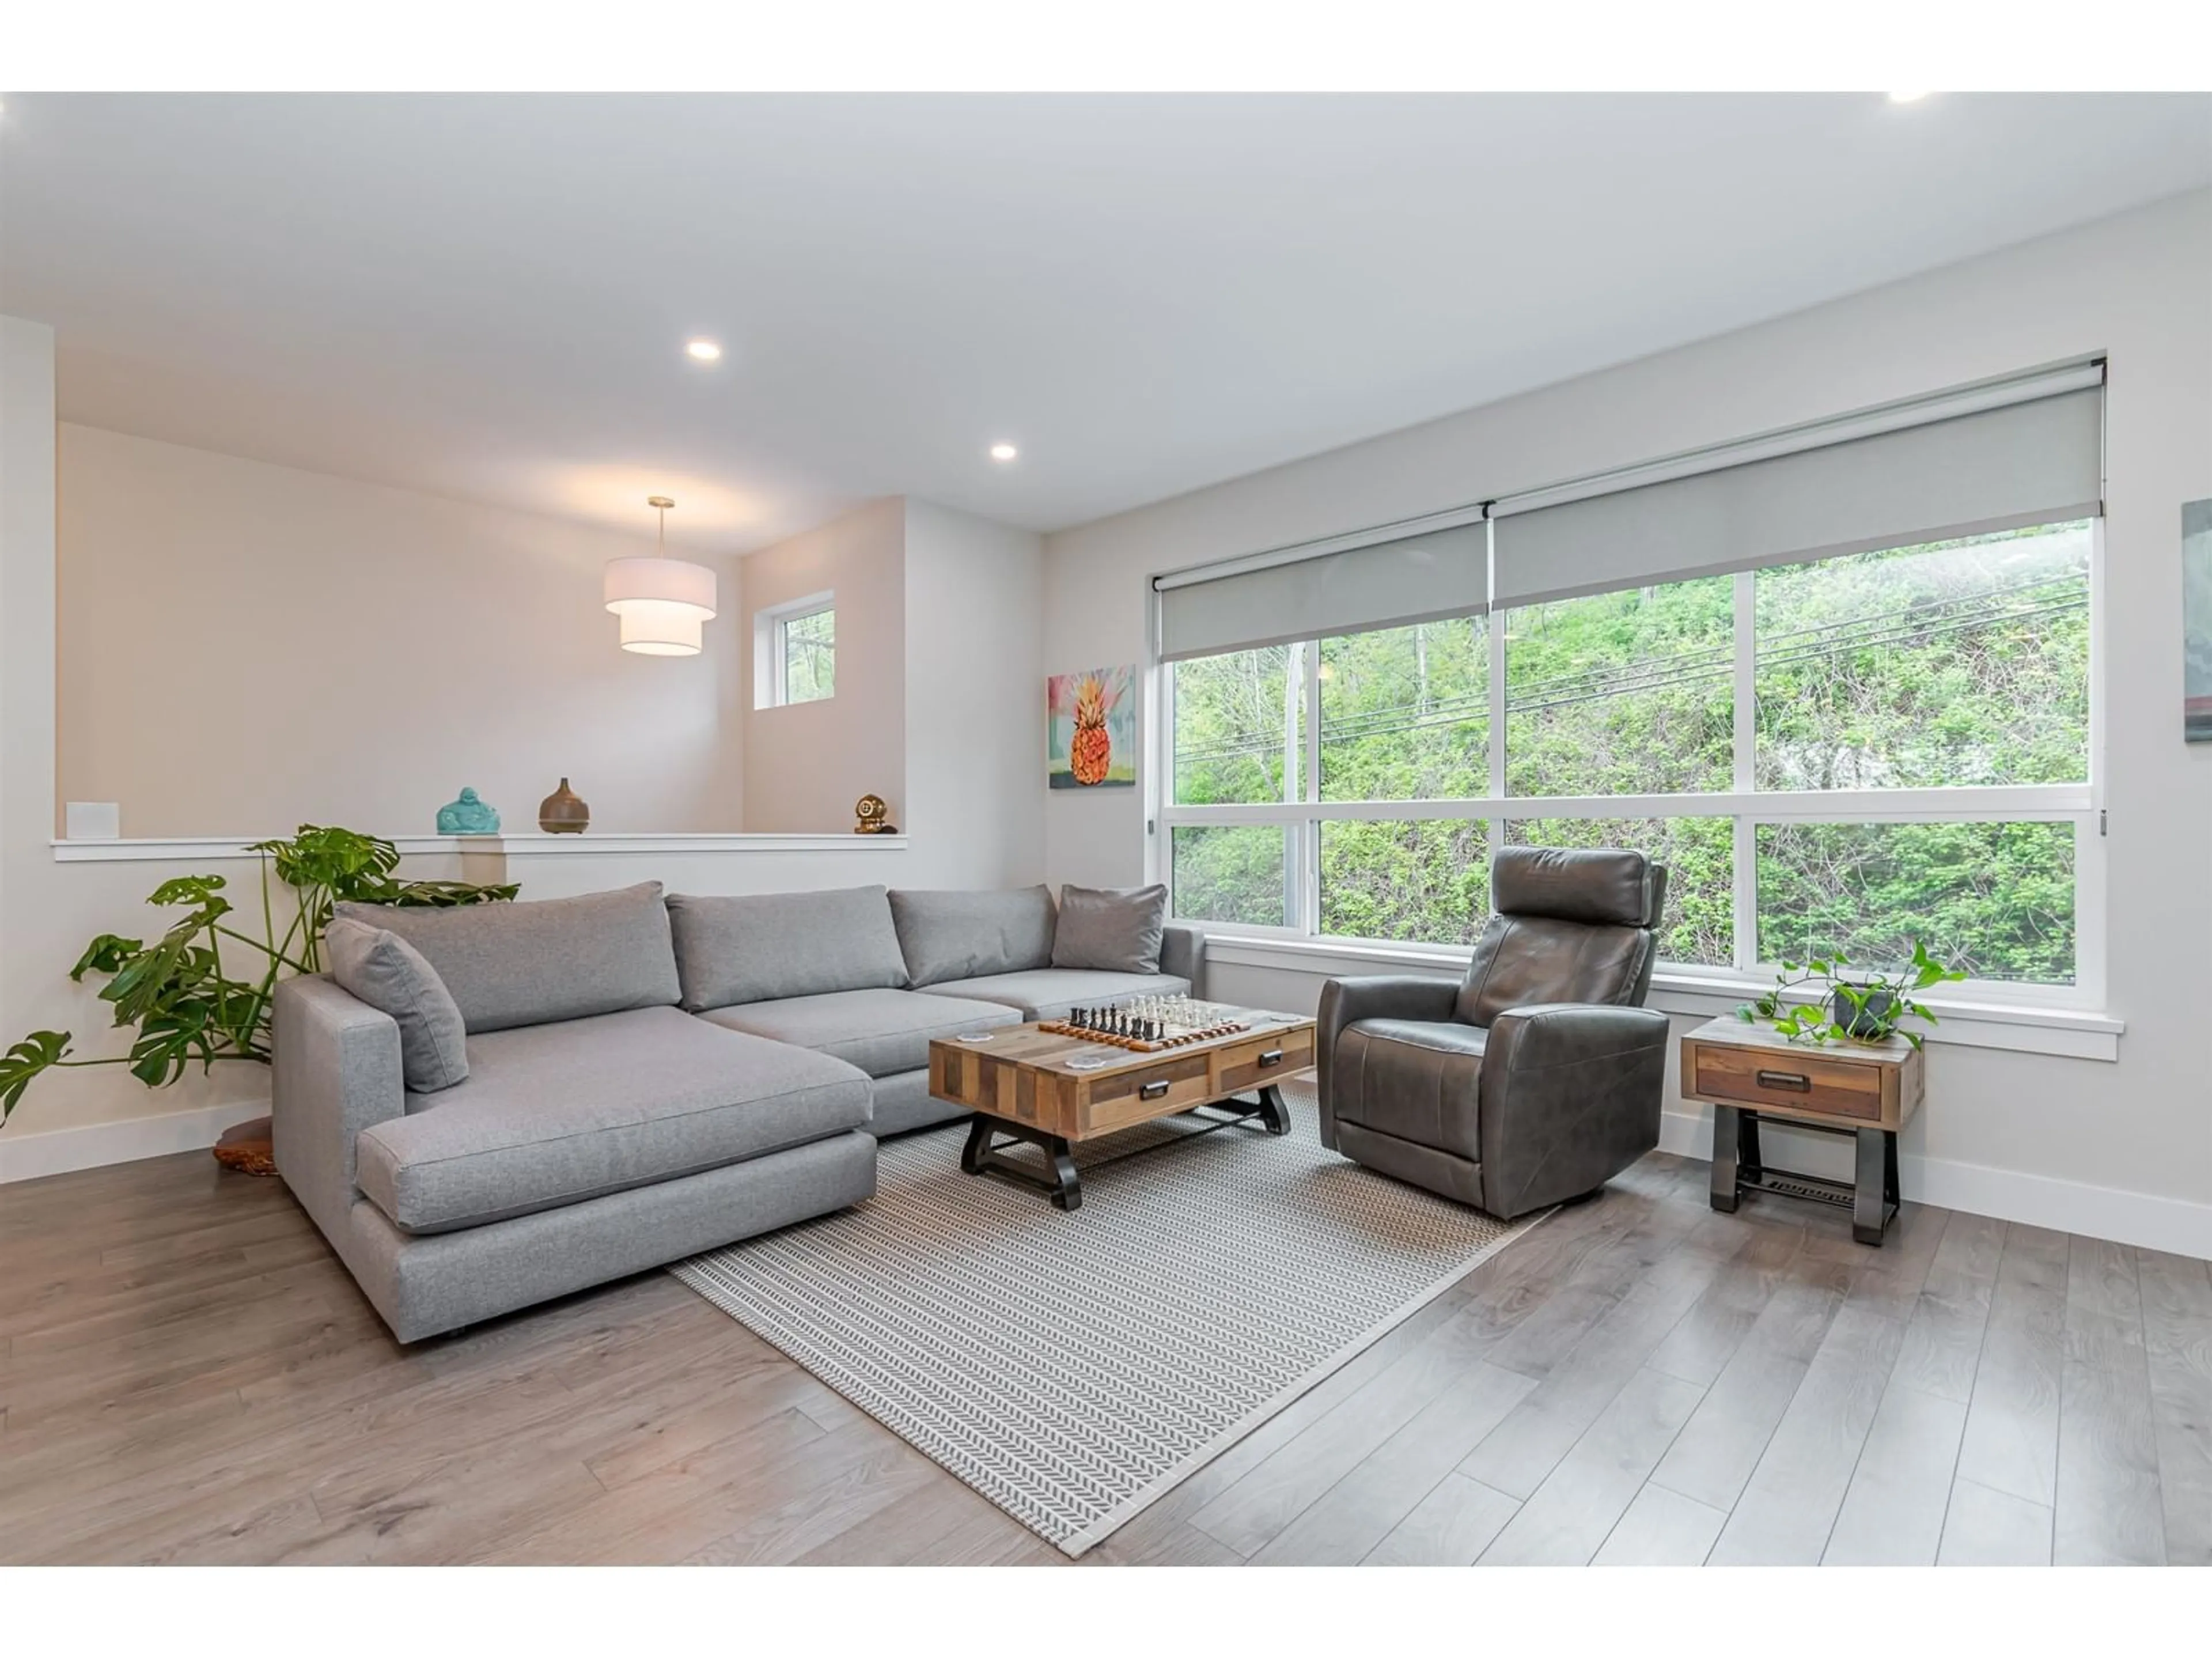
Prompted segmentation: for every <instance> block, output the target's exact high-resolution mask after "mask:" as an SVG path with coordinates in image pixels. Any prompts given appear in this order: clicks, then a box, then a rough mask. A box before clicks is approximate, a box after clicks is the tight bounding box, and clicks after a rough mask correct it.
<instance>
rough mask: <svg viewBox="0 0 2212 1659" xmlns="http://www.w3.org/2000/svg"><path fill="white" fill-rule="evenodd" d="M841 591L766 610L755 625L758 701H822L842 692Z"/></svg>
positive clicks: (768, 704)
mask: <svg viewBox="0 0 2212 1659" xmlns="http://www.w3.org/2000/svg"><path fill="white" fill-rule="evenodd" d="M835 600H836V596H835V595H834V594H829V593H816V594H812V595H811V596H810V597H808V598H806V599H796V600H793V602H792V603H791V604H789V605H777V606H775V607H774V608H773V609H770V610H767V611H762V612H761V613H760V614H759V615H758V616H757V617H755V618H754V628H753V664H754V671H753V682H754V684H753V706H754V707H755V708H781V707H782V706H783V705H784V704H786V703H793V702H820V701H822V700H823V698H825V697H830V696H836V691H837V610H836V603H835Z"/></svg>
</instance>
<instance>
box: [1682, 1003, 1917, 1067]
mask: <svg viewBox="0 0 2212 1659" xmlns="http://www.w3.org/2000/svg"><path fill="white" fill-rule="evenodd" d="M1682 1041H1683V1042H1710V1043H1714V1044H1717V1045H1723V1046H1726V1047H1729V1048H1759V1049H1765V1050H1770V1051H1771V1052H1773V1053H1776V1054H1800V1055H1814V1056H1817V1057H1819V1058H1821V1059H1825V1060H1857V1061H1858V1062H1859V1063H1860V1064H1862V1065H1867V1066H1902V1065H1904V1064H1905V1062H1906V1061H1908V1060H1911V1058H1912V1056H1913V1055H1914V1054H1916V1053H1917V1052H1918V1050H1917V1049H1915V1048H1913V1046H1912V1045H1911V1043H1909V1042H1906V1041H1905V1039H1904V1038H1903V1037H1901V1036H1893V1037H1885V1038H1883V1039H1882V1040H1881V1042H1860V1041H1858V1040H1857V1038H1856V1037H1854V1038H1853V1039H1851V1040H1850V1042H1791V1041H1790V1039H1789V1038H1788V1037H1786V1036H1783V1035H1782V1033H1781V1032H1779V1031H1778V1030H1775V1029H1774V1027H1773V1026H1771V1025H1770V1024H1766V1023H1765V1021H1763V1020H1760V1021H1745V1020H1742V1019H1739V1018H1737V1017H1736V1016H1735V1015H1734V1014H1723V1015H1721V1016H1720V1017H1719V1018H1716V1019H1709V1020H1707V1021H1706V1022H1705V1024H1703V1025H1700V1026H1699V1027H1698V1029H1697V1030H1694V1031H1685V1032H1684V1033H1683V1034H1682Z"/></svg>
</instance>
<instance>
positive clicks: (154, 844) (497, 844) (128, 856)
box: [52, 830, 907, 864]
mask: <svg viewBox="0 0 2212 1659" xmlns="http://www.w3.org/2000/svg"><path fill="white" fill-rule="evenodd" d="M264 839H272V840H273V839H275V837H273V836H272V837H264ZM389 839H390V841H391V842H392V845H393V846H395V847H397V848H398V849H399V851H400V852H401V853H402V854H404V855H406V856H409V857H415V856H420V855H436V854H447V855H449V856H450V855H457V854H462V853H485V854H501V855H503V856H505V857H507V858H511V859H513V858H574V857H590V856H592V855H594V854H598V855H600V856H609V855H614V854H628V855H633V856H634V855H637V854H661V855H664V856H669V855H677V856H680V855H684V854H694V853H896V852H902V851H903V850H904V849H905V848H906V845H907V838H906V837H905V836H855V835H852V834H850V833H847V834H842V835H823V836H767V835H763V836H744V835H728V836H724V835H635V836H623V835H596V834H593V833H592V832H590V831H588V830H587V831H586V832H585V833H584V834H582V835H580V836H546V835H526V836H508V835H499V836H391V837H389ZM52 847H53V852H54V862H55V863H57V864H112V863H162V864H201V863H207V862H209V861H210V860H233V859H251V858H254V857H256V856H258V855H257V854H254V853H253V852H252V851H251V850H250V847H249V843H248V842H246V840H245V838H244V837H242V836H177V837H171V838H167V839H160V840H145V841H120V840H118V841H60V840H57V841H55V842H52Z"/></svg>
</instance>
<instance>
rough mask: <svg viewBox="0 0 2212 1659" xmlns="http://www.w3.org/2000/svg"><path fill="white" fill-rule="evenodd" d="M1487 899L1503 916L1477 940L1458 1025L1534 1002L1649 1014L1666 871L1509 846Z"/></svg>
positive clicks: (1493, 866) (1635, 858) (1643, 861)
mask: <svg viewBox="0 0 2212 1659" xmlns="http://www.w3.org/2000/svg"><path fill="white" fill-rule="evenodd" d="M1490 897H1491V903H1492V905H1493V906H1494V907H1495V908H1496V911H1497V914H1496V915H1492V917H1491V919H1490V924H1489V926H1487V927H1485V928H1484V929H1483V930H1482V937H1481V938H1480V939H1477V940H1476V941H1475V945H1474V960H1473V961H1472V962H1470V963H1468V969H1467V978H1466V980H1465V981H1463V982H1462V984H1461V986H1460V990H1459V998H1458V1000H1457V1001H1456V1002H1455V1003H1454V1005H1453V1007H1452V1017H1453V1018H1455V1019H1458V1020H1461V1021H1462V1022H1464V1023H1465V1024H1469V1025H1488V1024H1491V1022H1492V1021H1493V1020H1495V1019H1496V1018H1498V1015H1500V1014H1502V1013H1504V1012H1505V1011H1506V1010H1507V1009H1509V1008H1517V1007H1522V1006H1526V1005H1528V1004H1529V1003H1537V1002H1599V1003H1610V1004H1614V1005H1619V1006H1641V1005H1642V1003H1643V1001H1644V995H1645V994H1646V993H1647V992H1648V991H1649V990H1650V987H1651V963H1652V959H1653V957H1655V955H1656V952H1657V945H1658V940H1657V935H1656V933H1654V932H1653V929H1654V928H1655V927H1656V925H1657V923H1658V921H1659V915H1660V911H1661V909H1662V908H1663V907H1664V905H1665V903H1666V900H1667V870H1666V866H1663V865H1658V864H1654V863H1652V862H1651V861H1650V860H1649V859H1648V858H1646V857H1645V856H1644V854H1641V853H1635V852H1616V851H1605V850H1575V849H1566V848H1546V847H1502V848H1499V849H1498V853H1497V854H1496V855H1495V856H1494V857H1493V858H1492V860H1491V861H1490Z"/></svg>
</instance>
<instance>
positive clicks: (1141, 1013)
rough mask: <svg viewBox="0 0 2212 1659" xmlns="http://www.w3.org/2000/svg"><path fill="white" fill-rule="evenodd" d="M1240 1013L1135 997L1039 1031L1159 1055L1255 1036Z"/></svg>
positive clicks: (1078, 1011)
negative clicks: (1228, 1038) (1247, 1034)
mask: <svg viewBox="0 0 2212 1659" xmlns="http://www.w3.org/2000/svg"><path fill="white" fill-rule="evenodd" d="M1236 1012H1237V1011H1236V1010H1235V1009H1231V1008H1225V1007H1222V1006H1220V1005H1218V1004H1217V1003H1207V1002H1198V1001H1194V1000H1192V999H1191V998H1189V997H1135V998H1132V999H1131V1000H1128V1001H1127V1002H1120V1003H1115V1004H1114V1005H1113V1006H1111V1007H1106V1008H1074V1009H1071V1010H1069V1011H1068V1016H1067V1018H1066V1019H1048V1020H1040V1021H1038V1022H1037V1028H1036V1029H1037V1030H1040V1031H1048V1032H1050V1033H1051V1034H1052V1035H1053V1036H1072V1037H1079V1038H1081V1039H1082V1040H1083V1041H1084V1042H1103V1043H1109V1044H1110V1045H1112V1046H1113V1047H1115V1048H1127V1049H1129V1050H1131V1051H1132V1052H1133V1053H1136V1054H1161V1053H1164V1052H1165V1051H1166V1050H1168V1049H1170V1048H1187V1047H1188V1046H1189V1045H1190V1044H1192V1043H1194V1042H1211V1041H1212V1039H1214V1038H1215V1037H1225V1036H1236V1035H1237V1033H1238V1032H1240V1031H1249V1030H1251V1029H1252V1026H1251V1023H1250V1022H1249V1020H1242V1019H1237V1018H1233V1016H1234V1015H1235V1013H1236Z"/></svg>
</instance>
